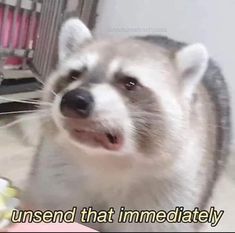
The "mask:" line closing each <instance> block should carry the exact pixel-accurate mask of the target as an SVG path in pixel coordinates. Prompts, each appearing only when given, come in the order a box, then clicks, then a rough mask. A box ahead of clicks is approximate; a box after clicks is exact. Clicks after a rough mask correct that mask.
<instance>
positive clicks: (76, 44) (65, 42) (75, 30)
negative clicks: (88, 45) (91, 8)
mask: <svg viewBox="0 0 235 233" xmlns="http://www.w3.org/2000/svg"><path fill="white" fill-rule="evenodd" d="M91 38H92V35H91V32H90V30H89V29H88V28H87V27H86V26H85V24H84V23H83V22H82V21H81V20H79V19H78V18H70V19H68V20H66V21H65V22H64V23H63V24H62V26H61V30H60V34H59V46H58V47H59V61H62V60H64V59H65V58H66V57H68V56H69V55H70V54H72V53H73V52H75V51H78V49H79V48H80V47H81V45H82V44H83V43H84V42H86V41H88V40H90V39H91Z"/></svg>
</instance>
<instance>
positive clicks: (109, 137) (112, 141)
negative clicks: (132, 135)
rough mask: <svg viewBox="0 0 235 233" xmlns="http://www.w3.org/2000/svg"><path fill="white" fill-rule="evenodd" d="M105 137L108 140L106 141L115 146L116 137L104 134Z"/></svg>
mask: <svg viewBox="0 0 235 233" xmlns="http://www.w3.org/2000/svg"><path fill="white" fill-rule="evenodd" d="M106 136H107V138H108V140H109V141H110V142H111V143H112V144H116V143H117V136H116V135H112V134H110V133H106Z"/></svg>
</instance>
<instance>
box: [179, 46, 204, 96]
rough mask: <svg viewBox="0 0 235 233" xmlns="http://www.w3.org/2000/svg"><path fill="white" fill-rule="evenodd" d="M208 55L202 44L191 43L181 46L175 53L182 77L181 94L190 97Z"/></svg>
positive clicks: (201, 74) (202, 72) (200, 76)
mask: <svg viewBox="0 0 235 233" xmlns="http://www.w3.org/2000/svg"><path fill="white" fill-rule="evenodd" d="M208 61H209V55H208V52H207V49H206V48H205V46H204V45H202V44H192V45H188V46H186V47H184V48H182V49H181V50H180V51H178V52H177V53H176V55H175V62H176V66H177V68H178V71H179V73H180V76H181V78H182V79H183V80H182V81H183V92H184V93H183V94H184V95H185V97H187V98H190V97H191V96H192V95H193V93H194V91H195V88H196V87H197V85H198V83H199V82H200V81H201V79H202V78H203V75H204V73H205V71H206V69H207V66H208Z"/></svg>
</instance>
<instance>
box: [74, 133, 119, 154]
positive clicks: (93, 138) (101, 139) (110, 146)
mask: <svg viewBox="0 0 235 233" xmlns="http://www.w3.org/2000/svg"><path fill="white" fill-rule="evenodd" d="M72 136H73V137H74V138H75V139H77V140H78V141H80V142H82V143H84V144H88V145H90V146H99V145H100V146H102V147H103V148H105V149H107V150H113V151H115V150H119V149H120V148H121V147H122V145H123V137H122V135H121V133H119V132H96V131H87V130H81V129H74V130H73V132H72Z"/></svg>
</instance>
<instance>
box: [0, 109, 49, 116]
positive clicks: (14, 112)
mask: <svg viewBox="0 0 235 233" xmlns="http://www.w3.org/2000/svg"><path fill="white" fill-rule="evenodd" d="M39 111H42V112H43V111H45V112H46V111H47V110H22V111H12V112H1V113H0V115H3V116H4V115H11V114H17V113H36V112H39Z"/></svg>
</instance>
